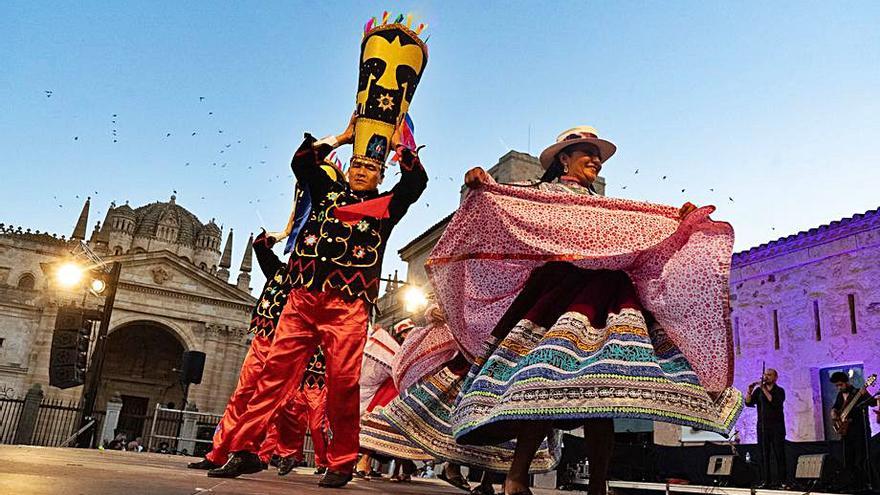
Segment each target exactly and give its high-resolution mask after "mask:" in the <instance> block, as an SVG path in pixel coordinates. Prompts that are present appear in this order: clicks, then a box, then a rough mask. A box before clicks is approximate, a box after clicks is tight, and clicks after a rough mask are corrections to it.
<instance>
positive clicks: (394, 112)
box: [351, 12, 428, 166]
mask: <svg viewBox="0 0 880 495" xmlns="http://www.w3.org/2000/svg"><path fill="white" fill-rule="evenodd" d="M389 21H390V18H389V15H388V12H385V13H384V14H383V15H382V20H381V22H380V21H379V20H378V19H376V18H373V19H370V21H369V22H367V24H366V26H364V39H363V41H362V42H361V58H360V75H359V77H358V93H357V120H356V121H355V126H354V150H353V153H352V158H351V159H352V161H358V160H365V161H370V162H373V163H375V164H377V165H379V166H384V165H385V160H386V159H387V158H388V154H389V153H390V151H391V136H392V135H393V134H394V130H395V128H396V127H397V125H398V124H399V123H400V122H401V120H402V119H403V116H404V115H406V112H407V110H408V109H409V105H410V103H412V98H413V95H414V94H415V92H416V86H418V84H419V80H421V78H422V73H423V72H424V71H425V65H426V64H427V63H428V48H427V46H426V45H425V42H424V41H422V40H421V39H420V38H419V34H420V33H421V32H422V30H424V28H425V25H424V24H420V25H419V26H418V27H417V28H415V30H413V28H412V27H411V26H412V16H411V15H409V16H406V20H405V21H404V16H403V15H400V16H398V17H397V18H396V19H395V20H394V22H389ZM404 22H405V23H404Z"/></svg>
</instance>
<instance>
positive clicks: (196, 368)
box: [180, 351, 205, 385]
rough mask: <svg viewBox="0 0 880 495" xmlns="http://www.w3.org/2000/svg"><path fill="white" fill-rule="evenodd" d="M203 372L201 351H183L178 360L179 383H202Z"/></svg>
mask: <svg viewBox="0 0 880 495" xmlns="http://www.w3.org/2000/svg"><path fill="white" fill-rule="evenodd" d="M204 371H205V353H204V352H201V351H183V356H182V357H181V358H180V383H184V384H185V383H195V384H196V385H198V384H199V383H202V372H204Z"/></svg>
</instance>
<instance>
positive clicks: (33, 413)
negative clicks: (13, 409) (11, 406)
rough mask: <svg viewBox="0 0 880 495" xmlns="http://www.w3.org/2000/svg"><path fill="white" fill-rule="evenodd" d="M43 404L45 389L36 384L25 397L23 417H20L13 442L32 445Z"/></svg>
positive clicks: (22, 410) (22, 409)
mask: <svg viewBox="0 0 880 495" xmlns="http://www.w3.org/2000/svg"><path fill="white" fill-rule="evenodd" d="M41 402H43V389H42V388H40V384H39V383H35V384H33V385H32V386H31V388H30V390H28V391H27V394H26V395H25V396H24V404H23V405H22V408H21V416H19V417H18V425H17V426H16V428H15V439H14V440H13V442H14V443H15V444H18V445H30V444H31V443H32V442H33V440H34V430H35V429H36V427H37V415H38V414H39V413H40V403H41Z"/></svg>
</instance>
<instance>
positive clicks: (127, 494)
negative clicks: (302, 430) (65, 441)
mask: <svg viewBox="0 0 880 495" xmlns="http://www.w3.org/2000/svg"><path fill="white" fill-rule="evenodd" d="M193 460H197V459H196V458H193V457H182V456H170V455H162V454H147V453H134V452H118V451H99V450H83V449H72V448H65V449H60V448H50V447H31V446H15V445H0V494H7V493H8V494H15V495H201V494H206V495H207V494H211V495H233V494H235V495H281V494H284V495H290V494H297V495H299V494H304V495H308V494H319V493H320V494H323V495H328V494H330V493H352V494H354V493H370V494H386V493H387V494H414V495H416V494H438V495H444V494H449V495H452V494H462V493H464V492H462V491H459V490H456V489H455V488H453V487H451V486H449V485H447V484H446V483H444V482H442V481H440V480H435V479H431V480H427V479H418V480H415V481H413V482H412V483H406V484H399V483H391V482H388V481H385V480H375V481H363V480H355V481H353V482H352V483H350V484H349V485H348V486H346V487H345V488H344V489H343V491H334V490H328V489H322V488H318V486H317V482H318V477H317V476H314V475H313V474H311V473H312V470H311V469H306V468H299V469H297V470H295V471H294V472H293V473H291V474H290V475H288V476H285V477H279V476H278V475H277V474H275V473H276V471H275V470H274V469H270V470H268V471H264V472H262V473H259V474H256V475H248V476H242V477H240V478H238V479H233V480H222V479H215V478H208V477H207V476H205V472H204V471H194V470H191V469H186V464H187V463H188V462H190V461H193ZM611 488H612V490H613V491H614V492H615V493H618V494H626V493H634V492H637V491H638V492H642V491H661V492H662V491H666V485H664V484H662V483H644V482H628V481H612V482H611ZM496 490H499V491H500V487H496ZM669 491H670V492H674V493H707V494H708V493H713V494H730V495H750V494H752V493H754V494H756V495H799V494H800V493H801V492H792V491H788V492H786V491H779V490H756V491H755V492H752V491H751V490H749V489H745V488H724V487H707V486H693V485H670V487H669ZM533 492H534V493H535V495H550V494H557V495H560V494H578V493H584V492H562V491H556V490H541V489H533ZM811 495H823V494H820V493H817V492H813V493H812V494H811Z"/></svg>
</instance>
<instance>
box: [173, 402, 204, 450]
mask: <svg viewBox="0 0 880 495" xmlns="http://www.w3.org/2000/svg"><path fill="white" fill-rule="evenodd" d="M186 410H187V411H198V410H199V408H198V407H196V405H195V404H194V403H192V402H190V403H189V404H187V406H186ZM196 418H197V416H195V415H185V416H184V417H183V425H182V426H181V427H180V438H195V437H196V421H197V420H196ZM195 448H196V443H195V442H193V441H192V440H182V441H179V442H178V443H177V451H178V452H182V451H183V450H184V449H186V452H187V453H188V454H189V455H193V452H195Z"/></svg>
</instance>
